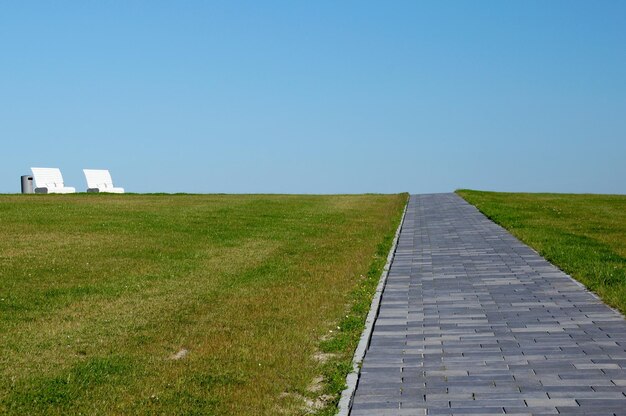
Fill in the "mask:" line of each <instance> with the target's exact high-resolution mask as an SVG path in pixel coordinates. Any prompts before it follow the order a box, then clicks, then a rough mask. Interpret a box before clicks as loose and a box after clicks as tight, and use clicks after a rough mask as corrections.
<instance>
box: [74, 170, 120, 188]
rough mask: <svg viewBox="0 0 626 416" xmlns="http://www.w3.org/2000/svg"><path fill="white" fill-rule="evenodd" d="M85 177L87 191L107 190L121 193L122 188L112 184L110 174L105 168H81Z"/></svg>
mask: <svg viewBox="0 0 626 416" xmlns="http://www.w3.org/2000/svg"><path fill="white" fill-rule="evenodd" d="M83 172H84V173H85V179H87V192H109V193H114V194H123V193H124V188H116V187H114V186H113V179H111V174H110V173H109V171H108V170H106V169H83Z"/></svg>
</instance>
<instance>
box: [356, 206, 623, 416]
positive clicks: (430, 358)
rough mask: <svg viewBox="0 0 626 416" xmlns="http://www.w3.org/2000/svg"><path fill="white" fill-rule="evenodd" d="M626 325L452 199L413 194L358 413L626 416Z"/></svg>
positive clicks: (361, 381)
mask: <svg viewBox="0 0 626 416" xmlns="http://www.w3.org/2000/svg"><path fill="white" fill-rule="evenodd" d="M624 346H626V321H625V320H624V319H623V318H622V316H621V315H619V314H617V313H616V312H614V311H613V310H611V309H609V308H608V307H607V306H605V305H604V304H603V303H602V302H601V301H599V300H598V299H597V298H596V297H595V296H593V295H592V294H590V293H589V292H587V291H585V290H584V289H583V288H582V287H581V286H579V285H578V284H577V283H575V282H574V281H573V280H571V279H570V278H569V277H568V276H567V275H565V274H564V273H563V272H561V271H559V270H558V269H556V268H555V267H554V266H552V265H551V264H550V263H548V262H547V261H546V260H544V259H543V258H541V257H540V256H539V255H537V254H536V253H535V252H534V251H532V250H531V249H530V248H528V247H527V246H526V245H524V244H522V243H520V242H519V241H518V240H516V239H515V238H514V237H513V236H511V235H510V234H509V233H508V232H506V231H505V230H504V229H502V228H501V227H499V226H497V225H495V224H494V223H492V222H491V221H489V220H488V219H487V218H486V217H485V216H483V215H482V214H480V213H479V212H478V211H477V210H476V209H475V208H474V207H472V206H471V205H469V204H467V203H466V202H464V201H463V200H462V199H461V198H460V197H458V196H456V195H454V194H438V195H417V196H412V197H411V200H410V203H409V206H408V209H407V214H406V218H405V223H404V227H403V229H402V231H401V234H400V239H399V242H398V248H397V251H396V257H395V259H394V262H393V264H392V266H391V270H390V274H389V277H388V281H387V286H386V288H385V291H384V293H383V298H382V302H381V307H380V314H379V316H378V319H377V321H376V324H375V326H374V332H373V335H372V339H371V344H370V346H369V349H368V351H367V354H366V355H365V359H364V362H363V367H362V372H361V376H360V379H359V384H358V387H357V390H356V393H355V396H354V402H353V405H352V411H351V415H352V416H360V415H371V416H375V415H490V414H512V415H553V414H565V415H590V416H602V415H614V414H615V415H626V396H625V392H626V370H625V369H626V349H625V347H624Z"/></svg>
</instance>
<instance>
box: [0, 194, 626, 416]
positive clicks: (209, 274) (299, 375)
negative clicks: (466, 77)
mask: <svg viewBox="0 0 626 416" xmlns="http://www.w3.org/2000/svg"><path fill="white" fill-rule="evenodd" d="M622 201H624V200H622ZM405 202H406V195H359V196H269V195H104V194H76V195H2V196H0V413H1V414H15V415H25V414H29V415H36V414H45V415H67V414H84V415H100V414H107V415H108V414H119V415H127V414H151V415H152V414H162V415H179V414H180V415H212V414H215V415H281V414H284V415H300V414H309V413H316V414H320V415H322V414H333V413H334V410H333V409H334V406H335V404H336V401H337V394H338V392H339V391H340V390H341V388H342V387H343V382H344V377H345V374H346V373H347V371H349V370H350V368H351V365H350V360H351V358H352V353H353V350H354V347H355V346H356V343H357V341H358V338H359V335H360V332H361V329H362V322H363V320H364V316H365V314H366V313H367V310H368V308H369V302H370V300H371V295H372V293H373V292H374V288H375V286H376V283H377V280H378V277H379V275H380V271H381V269H382V266H383V265H384V262H385V257H386V255H387V252H388V250H389V248H390V245H391V241H392V238H393V234H394V232H395V230H396V227H397V225H398V223H399V220H400V216H401V213H402V209H403V207H404V204H405ZM622 204H623V202H622ZM622 207H623V205H622ZM622 248H624V247H623V246H622ZM620 258H621V257H620ZM620 270H621V271H622V272H623V268H622V269H620Z"/></svg>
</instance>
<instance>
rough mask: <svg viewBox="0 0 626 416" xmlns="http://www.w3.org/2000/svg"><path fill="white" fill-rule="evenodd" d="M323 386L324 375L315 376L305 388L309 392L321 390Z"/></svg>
mask: <svg viewBox="0 0 626 416" xmlns="http://www.w3.org/2000/svg"><path fill="white" fill-rule="evenodd" d="M323 388H324V377H322V376H317V377H315V378H314V379H313V381H311V384H309V386H308V387H307V388H306V389H307V390H308V391H310V392H311V393H318V392H320V391H322V389H323Z"/></svg>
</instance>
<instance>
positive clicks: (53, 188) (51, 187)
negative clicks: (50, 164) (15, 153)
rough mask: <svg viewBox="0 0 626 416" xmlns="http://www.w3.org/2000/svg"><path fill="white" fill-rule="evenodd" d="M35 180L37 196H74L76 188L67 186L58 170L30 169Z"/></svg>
mask: <svg viewBox="0 0 626 416" xmlns="http://www.w3.org/2000/svg"><path fill="white" fill-rule="evenodd" d="M30 170H31V171H32V172H33V179H34V180H35V193H36V194H72V193H74V192H76V188H73V187H71V186H65V184H64V183H63V176H62V175H61V171H60V170H59V169H57V168H30Z"/></svg>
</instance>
